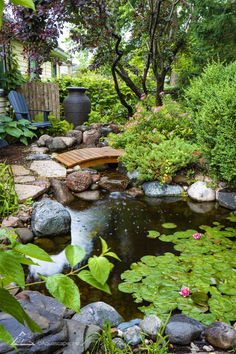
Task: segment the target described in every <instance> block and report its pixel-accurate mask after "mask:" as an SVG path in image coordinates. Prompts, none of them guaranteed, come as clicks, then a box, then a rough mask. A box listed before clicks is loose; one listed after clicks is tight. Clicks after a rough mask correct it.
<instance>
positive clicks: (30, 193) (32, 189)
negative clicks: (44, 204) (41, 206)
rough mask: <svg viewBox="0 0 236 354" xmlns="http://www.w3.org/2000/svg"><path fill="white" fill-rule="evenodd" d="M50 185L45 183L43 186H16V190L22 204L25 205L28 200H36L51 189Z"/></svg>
mask: <svg viewBox="0 0 236 354" xmlns="http://www.w3.org/2000/svg"><path fill="white" fill-rule="evenodd" d="M49 186H50V185H49V184H48V183H47V182H46V181H45V183H44V184H43V185H38V186H37V185H35V184H15V190H16V193H17V196H18V199H19V201H20V203H23V202H24V201H26V199H28V198H32V199H35V198H37V197H38V196H40V195H42V194H43V193H45V192H46V191H47V190H48V189H49Z"/></svg>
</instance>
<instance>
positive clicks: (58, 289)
mask: <svg viewBox="0 0 236 354" xmlns="http://www.w3.org/2000/svg"><path fill="white" fill-rule="evenodd" d="M0 238H1V239H2V241H1V243H0V273H1V279H0V300H1V301H0V310H1V311H3V312H6V313H8V314H10V315H11V316H13V317H14V318H15V319H16V320H17V321H18V322H19V323H21V324H22V325H25V324H27V326H28V327H29V328H30V330H31V331H32V332H42V330H41V328H40V327H39V326H38V325H37V323H35V322H34V321H33V320H32V319H31V318H30V317H29V316H28V314H27V313H26V312H25V311H24V309H23V308H22V307H21V305H20V303H19V302H18V301H17V300H16V298H15V297H14V296H12V295H11V294H10V292H9V290H11V289H14V288H17V287H20V288H21V289H24V288H25V286H26V285H27V286H32V285H34V284H38V282H36V283H27V284H26V283H25V275H24V270H23V265H33V264H34V265H37V259H38V260H43V261H46V262H53V261H52V259H51V258H50V256H49V255H48V254H47V252H45V251H44V250H43V249H41V248H40V247H38V246H36V245H34V244H31V243H27V244H25V245H24V244H21V243H18V242H17V241H16V238H17V235H16V234H15V233H14V231H9V230H8V229H6V228H4V229H1V230H0ZM5 240H8V241H9V242H8V243H7V242H5ZM101 243H102V252H101V254H100V255H99V256H96V255H94V256H93V257H90V258H89V259H88V263H87V264H86V265H84V266H82V267H80V268H78V267H76V266H77V265H78V263H80V262H81V261H82V259H83V258H84V257H85V251H84V250H83V249H82V248H81V247H80V246H79V245H68V246H67V247H66V248H65V254H66V258H67V260H68V263H69V264H70V266H71V271H70V272H69V273H67V274H54V275H51V276H48V277H45V276H41V275H40V274H39V276H40V278H41V283H45V285H46V288H47V290H48V291H49V293H50V294H51V295H52V296H53V297H55V298H56V299H57V300H58V301H59V302H60V303H62V304H63V305H65V306H67V307H70V308H71V309H73V310H75V311H76V312H78V313H79V312H80V293H79V289H78V287H77V285H76V284H75V283H74V281H73V280H72V279H71V278H70V277H71V276H77V277H78V278H79V279H81V280H83V281H85V282H87V283H88V284H90V285H92V286H93V287H95V288H98V289H99V290H102V291H105V292H107V293H108V294H110V293H111V291H110V288H109V285H108V284H107V279H108V277H109V274H110V272H111V270H112V268H113V264H112V263H111V262H110V261H109V260H108V258H107V257H112V258H116V259H118V260H119V258H118V257H117V255H116V254H115V253H113V252H111V251H110V249H109V248H108V246H107V244H106V242H105V241H104V240H103V239H102V238H101ZM31 257H32V258H33V259H34V261H33V260H32V259H31ZM86 268H87V269H86ZM12 282H15V283H16V284H17V285H16V286H12ZM6 287H7V288H6ZM0 340H2V341H3V342H5V343H7V344H8V345H9V346H12V347H13V348H15V349H16V347H15V345H14V340H13V338H12V336H11V335H10V333H9V332H8V331H7V330H6V329H5V328H4V326H2V325H0Z"/></svg>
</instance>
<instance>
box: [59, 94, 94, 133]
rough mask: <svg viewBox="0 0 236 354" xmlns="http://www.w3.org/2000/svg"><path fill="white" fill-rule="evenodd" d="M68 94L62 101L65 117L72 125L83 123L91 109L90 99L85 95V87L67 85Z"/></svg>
mask: <svg viewBox="0 0 236 354" xmlns="http://www.w3.org/2000/svg"><path fill="white" fill-rule="evenodd" d="M67 90H68V91H69V95H68V96H67V97H66V98H65V99H64V101H63V107H64V113H65V119H66V120H67V122H69V123H73V124H74V127H76V126H78V125H83V123H84V122H86V121H87V120H88V114H89V113H90V111H91V102H90V99H89V98H88V97H87V96H86V94H85V91H86V90H87V88H85V87H67Z"/></svg>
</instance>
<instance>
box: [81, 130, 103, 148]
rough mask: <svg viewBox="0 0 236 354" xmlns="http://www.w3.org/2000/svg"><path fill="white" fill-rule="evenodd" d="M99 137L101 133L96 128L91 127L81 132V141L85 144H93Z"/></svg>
mask: <svg viewBox="0 0 236 354" xmlns="http://www.w3.org/2000/svg"><path fill="white" fill-rule="evenodd" d="M100 137H101V133H100V132H99V131H98V130H96V129H91V130H88V131H85V132H84V133H83V143H84V144H85V145H94V144H96V143H97V142H98V139H99V138H100Z"/></svg>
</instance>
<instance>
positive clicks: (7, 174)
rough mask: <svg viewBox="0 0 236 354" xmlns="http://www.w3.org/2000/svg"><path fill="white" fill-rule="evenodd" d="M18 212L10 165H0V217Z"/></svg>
mask: <svg viewBox="0 0 236 354" xmlns="http://www.w3.org/2000/svg"><path fill="white" fill-rule="evenodd" d="M18 210H19V201H18V196H17V193H16V191H15V182H14V175H13V172H12V169H11V166H10V165H6V164H5V163H1V164H0V215H1V216H5V215H7V216H8V215H10V214H13V213H14V212H17V211H18Z"/></svg>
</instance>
